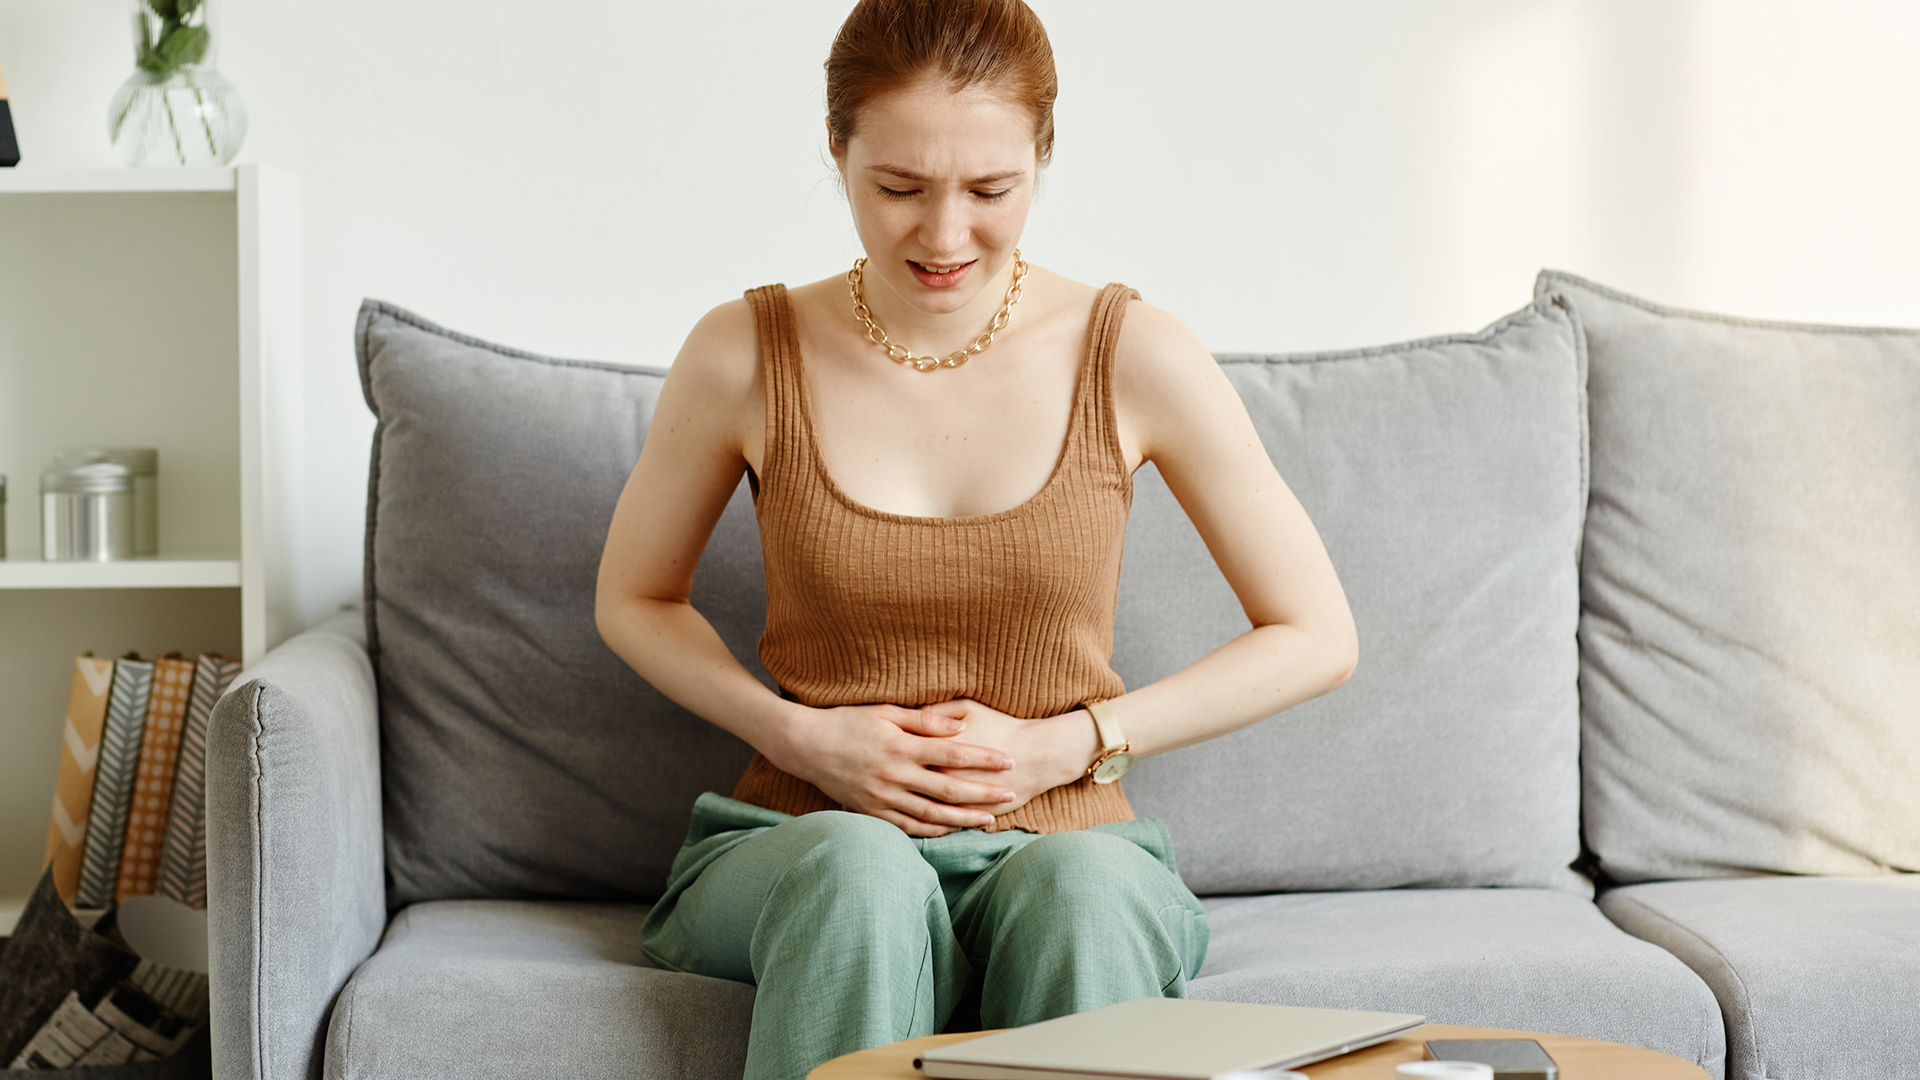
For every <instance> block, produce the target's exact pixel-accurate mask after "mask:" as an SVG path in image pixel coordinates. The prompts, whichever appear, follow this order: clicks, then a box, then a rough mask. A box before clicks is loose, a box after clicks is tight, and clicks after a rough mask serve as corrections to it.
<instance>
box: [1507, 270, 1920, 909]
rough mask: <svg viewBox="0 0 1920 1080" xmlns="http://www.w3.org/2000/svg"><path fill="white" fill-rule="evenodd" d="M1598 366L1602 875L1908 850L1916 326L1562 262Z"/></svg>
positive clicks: (1865, 865)
mask: <svg viewBox="0 0 1920 1080" xmlns="http://www.w3.org/2000/svg"><path fill="white" fill-rule="evenodd" d="M1537 291H1538V292H1539V293H1540V294H1541V295H1543V296H1548V295H1550V296H1559V297H1563V298H1564V299H1565V301H1566V302H1567V303H1569V304H1571V305H1572V307H1573V308H1574V310H1575V311H1576V312H1577V313H1578V315H1579V318H1580V322H1581V324H1582V326H1583V327H1584V329H1585V332H1586V338H1587V350H1588V356H1589V362H1590V366H1591V373H1590V390H1589V392H1590V395H1591V398H1592V401H1591V418H1592V431H1593V498H1592V508H1591V510H1590V512H1589V515H1588V521H1587V537H1586V554H1585V563H1584V565H1583V568H1582V587H1583V593H1584V595H1583V600H1584V608H1583V612H1582V618H1581V625H1580V647H1581V672H1580V683H1581V691H1582V709H1583V712H1584V725H1585V731H1584V735H1583V741H1582V756H1583V765H1584V781H1585V797H1584V809H1585V814H1586V830H1587V832H1586V835H1587V842H1588V843H1589V845H1590V846H1591V847H1592V849H1593V851H1594V852H1595V854H1597V855H1598V857H1599V860H1600V865H1601V868H1602V869H1603V870H1604V871H1605V872H1606V873H1607V874H1609V875H1610V876H1611V877H1613V878H1614V879H1616V880H1619V881H1628V882H1632V881H1646V880H1650V879H1657V878H1694V877H1723V876H1733V875H1739V874H1744V873H1751V872H1756V871H1765V872H1780V873H1796V874H1866V873H1875V872H1886V871H1888V870H1890V869H1901V870H1915V869H1920V331H1906V330H1871V329H1863V328H1854V327H1822V326H1796V325H1788V324H1781V323H1761V322H1751V321H1743V320H1737V319H1728V318H1723V317H1721V316H1717V315H1704V314H1696V313H1691V312H1684V311H1675V310H1672V309H1669V308H1662V307H1658V306H1655V305H1653V304H1649V303H1646V302H1645V301H1641V300H1636V299H1634V298H1632V297H1629V296H1624V295H1622V294H1620V293H1617V292H1613V291H1611V290H1608V289H1605V288H1602V287H1600V286H1597V285H1593V284H1591V283H1589V282H1584V281H1581V280H1580V279H1578V278H1574V277H1571V276H1569V275H1565V274H1559V273H1554V272H1548V273H1543V274H1542V275H1541V276H1540V279H1539V282H1538V285H1537Z"/></svg>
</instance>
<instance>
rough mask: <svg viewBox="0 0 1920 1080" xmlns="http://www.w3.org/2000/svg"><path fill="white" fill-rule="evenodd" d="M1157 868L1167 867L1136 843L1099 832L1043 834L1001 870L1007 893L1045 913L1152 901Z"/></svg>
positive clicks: (1070, 912)
mask: <svg viewBox="0 0 1920 1080" xmlns="http://www.w3.org/2000/svg"><path fill="white" fill-rule="evenodd" d="M1143 863H1145V864H1151V865H1142V864H1143ZM1156 873H1157V874H1164V873H1165V869H1164V868H1163V867H1161V866H1160V864H1159V863H1157V862H1155V861H1154V859H1153V857H1152V856H1150V855H1148V854H1147V853H1146V852H1144V851H1141V850H1140V848H1139V847H1138V846H1136V845H1134V844H1132V843H1129V842H1128V841H1126V840H1122V839H1121V838H1119V837H1117V836H1110V835H1108V834H1106V833H1097V832H1067V833H1053V834H1051V835H1048V836H1043V837H1041V838H1039V839H1038V840H1035V841H1033V842H1032V843H1030V844H1028V845H1026V846H1025V847H1023V848H1021V849H1020V850H1019V851H1016V852H1014V853H1013V854H1012V855H1010V856H1008V857H1007V864H1006V866H1005V867H1004V868H1002V870H1001V875H1002V883H1003V885H1004V886H1005V892H1006V893H1007V894H1008V896H1009V897H1010V898H1012V899H1014V900H1015V902H1016V903H1020V904H1022V905H1023V906H1026V907H1030V908H1032V909H1034V914H1035V915H1038V916H1041V917H1045V915H1047V914H1051V915H1053V916H1068V917H1072V916H1073V915H1074V914H1075V913H1086V914H1091V913H1093V912H1098V911H1103V910H1104V911H1111V910H1113V907H1114V905H1116V904H1119V905H1123V906H1128V907H1132V906H1136V905H1146V904H1149V903H1150V902H1151V900H1152V895H1151V894H1152V893H1154V892H1155V890H1153V889H1151V888H1150V887H1149V886H1150V885H1151V882H1150V880H1149V878H1150V876H1151V875H1154V874H1156Z"/></svg>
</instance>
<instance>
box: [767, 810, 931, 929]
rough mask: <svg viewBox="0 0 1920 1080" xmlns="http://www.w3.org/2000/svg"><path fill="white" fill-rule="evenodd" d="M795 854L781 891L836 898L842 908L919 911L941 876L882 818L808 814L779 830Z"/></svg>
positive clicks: (784, 872) (778, 888)
mask: <svg viewBox="0 0 1920 1080" xmlns="http://www.w3.org/2000/svg"><path fill="white" fill-rule="evenodd" d="M774 831H775V832H784V833H785V834H786V835H785V836H784V837H783V838H782V839H784V840H785V841H786V842H787V844H788V846H789V850H790V852H791V854H790V857H789V859H788V861H787V865H786V866H785V867H784V869H783V870H782V872H781V874H780V878H779V881H778V882H777V883H776V885H775V891H776V892H781V891H785V892H794V891H800V892H806V893H810V894H812V895H815V896H822V895H824V896H830V897H833V898H834V899H835V900H836V901H837V902H839V903H854V904H871V905H874V906H883V905H892V904H896V903H906V904H910V905H913V906H915V907H917V906H918V905H919V904H920V902H921V901H923V900H924V899H925V898H926V896H927V895H928V894H929V893H932V892H935V891H937V890H938V889H939V887H940V881H939V875H937V874H936V873H935V872H934V870H933V867H931V866H929V865H928V864H927V861H926V860H925V859H923V858H921V856H920V852H919V849H918V848H916V847H914V845H913V841H911V840H909V839H907V836H906V834H905V833H903V832H901V831H900V830H899V829H897V828H895V827H894V826H892V825H889V824H887V823H886V822H884V821H881V820H880V819H879V818H875V817H868V816H867V815H865V814H851V813H846V812H842V811H822V812H820V813H814V814H806V815H803V816H801V817H797V818H795V819H793V820H792V821H788V822H783V823H782V824H780V825H778V826H775V828H774Z"/></svg>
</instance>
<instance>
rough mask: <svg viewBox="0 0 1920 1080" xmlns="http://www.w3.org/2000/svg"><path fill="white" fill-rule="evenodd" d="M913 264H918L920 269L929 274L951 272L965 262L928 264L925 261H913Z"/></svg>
mask: <svg viewBox="0 0 1920 1080" xmlns="http://www.w3.org/2000/svg"><path fill="white" fill-rule="evenodd" d="M914 265H915V266H918V267H919V268H920V269H922V270H925V271H926V272H927V273H929V274H951V273H953V272H954V271H955V270H958V269H960V268H961V267H962V266H965V265H966V263H955V264H953V265H952V266H928V265H927V264H926V263H915V264H914Z"/></svg>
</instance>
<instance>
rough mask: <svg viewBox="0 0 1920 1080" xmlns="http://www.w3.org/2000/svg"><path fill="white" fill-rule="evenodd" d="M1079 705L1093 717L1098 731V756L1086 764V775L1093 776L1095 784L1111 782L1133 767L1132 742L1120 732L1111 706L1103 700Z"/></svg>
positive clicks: (1118, 723)
mask: <svg viewBox="0 0 1920 1080" xmlns="http://www.w3.org/2000/svg"><path fill="white" fill-rule="evenodd" d="M1080 707H1081V708H1083V709H1085V710H1087V713H1088V714H1089V715H1091V716H1092V717H1093V726H1094V728H1095V730H1097V731H1099V732H1100V756H1099V757H1097V758H1094V759H1093V764H1091V765H1089V766H1087V775H1088V776H1091V777H1093V782H1094V783H1096V784H1111V783H1113V782H1114V781H1115V780H1118V779H1120V777H1121V776H1122V775H1123V774H1125V773H1126V771H1127V770H1128V769H1131V768H1132V767H1133V753H1132V751H1133V744H1132V743H1129V742H1128V741H1127V737H1126V736H1125V735H1122V734H1120V722H1119V721H1118V720H1116V719H1114V716H1113V706H1111V705H1109V704H1107V703H1106V702H1104V701H1088V702H1083V703H1081V705H1080Z"/></svg>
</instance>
